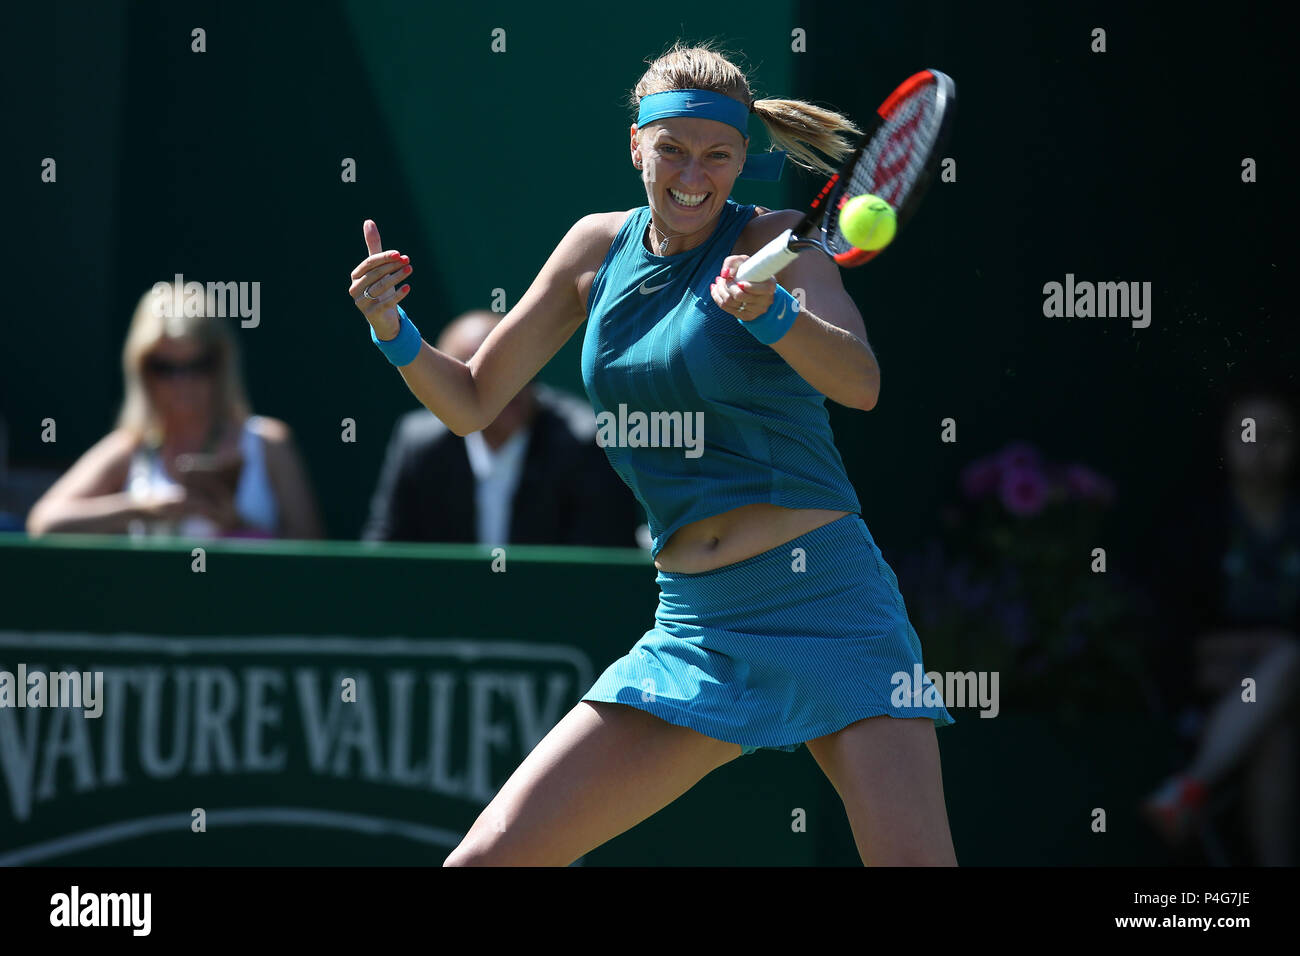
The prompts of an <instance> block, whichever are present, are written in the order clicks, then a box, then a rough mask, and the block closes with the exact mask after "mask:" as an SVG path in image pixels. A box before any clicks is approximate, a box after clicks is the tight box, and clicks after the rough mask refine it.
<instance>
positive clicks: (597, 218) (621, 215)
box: [570, 209, 636, 249]
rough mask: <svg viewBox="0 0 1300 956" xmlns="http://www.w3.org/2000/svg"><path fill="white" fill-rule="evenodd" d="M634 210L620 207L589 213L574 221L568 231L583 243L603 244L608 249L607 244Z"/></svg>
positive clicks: (612, 239)
mask: <svg viewBox="0 0 1300 956" xmlns="http://www.w3.org/2000/svg"><path fill="white" fill-rule="evenodd" d="M634 212H636V210H635V209H621V210H618V211H615V212H593V213H589V214H588V215H586V216H583V217H582V218H581V219H579V220H578V221H577V222H575V223H574V224H573V229H572V230H570V232H571V233H572V234H573V235H575V236H577V237H578V238H580V239H581V240H582V241H583V242H584V244H587V245H594V246H599V245H601V244H604V246H605V248H606V249H608V248H609V244H610V243H611V242H613V241H614V237H615V236H617V235H618V231H619V230H620V229H622V228H623V223H625V222H627V217H628V216H630V215H632V213H634Z"/></svg>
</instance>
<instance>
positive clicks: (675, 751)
mask: <svg viewBox="0 0 1300 956" xmlns="http://www.w3.org/2000/svg"><path fill="white" fill-rule="evenodd" d="M740 754H741V748H740V746H739V745H738V744H732V743H726V742H725V741H721V740H715V739H714V738H712V737H706V736H705V735H704V734H701V733H697V732H696V731H694V730H691V729H690V728H688V727H678V726H676V725H675V724H670V723H668V722H667V721H664V720H660V719H659V718H658V717H655V716H654V715H652V714H648V713H646V712H644V711H641V710H638V709H636V708H635V707H631V706H629V705H626V704H609V703H601V702H592V701H582V702H580V703H579V704H578V705H577V706H576V707H574V708H573V710H571V711H569V713H568V714H566V715H565V716H564V718H563V719H562V720H560V722H559V723H558V724H556V725H555V727H554V728H552V729H551V731H550V733H548V734H547V735H546V736H545V737H544V738H543V739H542V741H541V742H540V743H539V744H538V745H537V746H536V747H535V748H533V751H532V752H531V753H530V754H529V755H528V756H527V757H526V758H524V761H523V763H521V764H520V765H519V767H518V769H516V770H515V772H514V773H513V774H512V775H511V776H510V779H509V780H507V781H506V782H505V784H504V785H503V786H502V787H501V790H500V791H498V793H497V795H496V796H495V797H494V798H493V799H492V802H491V803H489V804H488V806H487V807H486V808H485V809H484V810H483V812H482V813H481V814H480V815H479V817H478V819H477V820H475V821H474V825H473V826H472V827H471V828H470V831H469V833H467V834H466V835H465V839H464V840H462V841H461V844H460V845H459V846H458V847H457V848H456V849H455V850H454V851H452V854H451V856H449V857H448V858H447V860H446V862H445V863H444V864H443V865H444V866H449V865H450V866H457V865H473V864H477V865H487V866H567V865H568V864H570V863H572V862H573V861H574V860H576V859H578V857H580V856H582V855H583V854H584V853H587V852H588V851H590V850H593V849H595V848H596V847H598V846H600V845H601V844H602V843H604V842H606V841H607V840H610V839H612V838H613V837H615V836H618V834H620V833H622V832H624V831H625V830H629V829H631V828H632V827H634V826H636V824H638V823H640V822H641V821H642V820H644V819H646V818H647V817H649V816H651V815H652V814H654V813H655V812H657V811H658V810H660V809H662V808H663V807H665V806H667V805H668V804H669V803H671V802H672V801H673V800H675V799H676V798H677V797H679V796H681V795H682V794H683V793H685V792H686V791H687V790H689V789H690V788H691V787H692V786H694V785H695V784H696V783H697V782H698V781H699V780H700V779H701V778H703V777H704V776H705V775H707V774H708V773H709V772H710V771H712V770H715V769H716V768H718V767H720V766H722V765H723V764H724V763H727V762H728V761H730V760H733V759H735V758H736V757H738V756H740Z"/></svg>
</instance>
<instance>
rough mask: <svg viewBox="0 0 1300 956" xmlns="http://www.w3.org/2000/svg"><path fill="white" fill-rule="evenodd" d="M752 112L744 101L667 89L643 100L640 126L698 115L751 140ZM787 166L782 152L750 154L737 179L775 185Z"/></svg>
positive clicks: (718, 94) (711, 93) (718, 95)
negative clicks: (671, 117) (674, 117)
mask: <svg viewBox="0 0 1300 956" xmlns="http://www.w3.org/2000/svg"><path fill="white" fill-rule="evenodd" d="M749 113H750V110H749V108H748V107H747V106H745V104H744V103H742V102H740V100H734V99H732V98H731V97H730V96H724V95H723V94H722V93H714V92H713V91H712V90H665V91H664V92H662V93H648V94H646V95H645V96H643V97H641V109H640V112H639V113H638V114H637V118H636V125H637V126H638V127H641V126H645V125H646V124H647V123H653V122H654V121H655V120H661V119H668V118H669V117H670V116H697V117H699V118H700V119H710V120H717V121H718V122H719V123H726V124H727V125H728V126H732V127H735V128H736V129H737V130H739V131H740V135H741V136H745V137H748V136H749ZM784 166H785V153H784V152H782V151H781V150H779V149H778V150H773V151H772V152H770V153H749V154H747V155H746V156H745V168H744V169H742V170H741V171H740V175H739V176H738V177H737V178H738V179H756V180H759V181H761V182H765V183H774V182H776V181H777V180H779V179H780V178H781V170H782V168H783V167H784Z"/></svg>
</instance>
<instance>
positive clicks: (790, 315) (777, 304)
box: [736, 285, 799, 345]
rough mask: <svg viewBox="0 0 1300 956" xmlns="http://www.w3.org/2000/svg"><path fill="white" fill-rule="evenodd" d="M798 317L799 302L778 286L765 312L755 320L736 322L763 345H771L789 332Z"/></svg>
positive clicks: (738, 320)
mask: <svg viewBox="0 0 1300 956" xmlns="http://www.w3.org/2000/svg"><path fill="white" fill-rule="evenodd" d="M798 317H799V300H798V299H796V298H795V297H794V296H792V295H791V294H790V293H789V292H786V291H785V289H783V288H781V286H780V285H778V286H777V287H776V298H775V299H773V300H772V304H771V305H769V306H768V307H767V311H766V312H764V313H763V314H762V315H760V316H757V317H756V318H753V319H749V320H745V319H741V318H737V319H736V321H737V322H739V323H740V324H741V325H743V326H744V327H745V328H747V329H749V331H750V333H751V334H752V335H753V336H754V338H756V339H758V340H759V341H760V342H762V343H763V344H764V345H771V344H772V343H773V342H776V341H778V340H779V339H780V338H781V337H782V336H783V335H785V333H787V332H789V331H790V326H792V325H794V320H795V319H796V318H798Z"/></svg>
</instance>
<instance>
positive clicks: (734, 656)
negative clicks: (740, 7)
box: [349, 43, 956, 866]
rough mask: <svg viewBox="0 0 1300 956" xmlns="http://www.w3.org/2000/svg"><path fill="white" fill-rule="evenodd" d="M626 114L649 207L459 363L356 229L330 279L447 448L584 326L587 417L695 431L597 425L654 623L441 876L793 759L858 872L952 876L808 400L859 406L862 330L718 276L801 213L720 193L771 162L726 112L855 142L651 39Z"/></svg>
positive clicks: (820, 282)
mask: <svg viewBox="0 0 1300 956" xmlns="http://www.w3.org/2000/svg"><path fill="white" fill-rule="evenodd" d="M633 101H634V104H635V107H636V109H637V122H636V123H634V124H633V125H632V126H631V139H630V154H631V162H632V165H633V166H634V167H635V168H636V169H638V170H640V171H641V177H642V180H643V182H644V185H645V191H646V198H647V199H648V205H646V206H642V207H640V208H638V209H633V210H631V211H630V212H629V211H624V212H610V213H596V214H592V215H588V216H585V217H584V218H582V219H580V220H578V221H577V222H576V223H575V224H574V225H573V227H572V228H571V229H570V230H569V232H568V234H567V235H566V236H565V237H564V239H563V240H562V241H561V242H560V244H559V245H558V246H557V248H556V249H555V251H554V252H553V253H552V254H551V256H550V258H549V259H548V260H547V262H546V264H545V265H544V266H543V268H542V270H541V272H540V273H539V275H538V276H537V278H536V279H535V281H534V282H533V284H532V286H531V287H530V288H529V289H528V292H527V293H526V294H525V295H524V297H523V298H522V299H521V300H520V301H519V303H518V305H516V306H515V308H514V309H512V310H511V311H510V312H509V314H508V315H507V316H506V317H505V318H504V319H503V320H502V321H501V322H500V324H499V325H498V326H497V327H496V329H494V330H493V332H492V333H491V334H490V335H489V336H488V337H487V339H486V341H485V342H484V343H483V345H482V346H481V347H480V349H479V350H478V352H477V353H476V354H475V355H474V356H473V357H472V358H471V359H470V360H469V361H468V362H465V363H462V362H459V361H457V360H455V359H453V358H451V357H450V356H447V355H445V354H443V353H441V352H439V351H437V350H436V349H434V348H433V347H431V346H430V345H428V344H427V343H425V342H424V341H423V340H422V338H421V337H420V334H419V332H418V331H417V330H416V328H415V326H414V325H413V324H412V322H411V320H410V319H409V318H408V317H407V316H406V313H405V312H404V311H403V310H402V309H400V308H398V303H399V302H400V301H401V300H402V299H403V298H405V297H406V295H407V294H408V293H409V291H410V285H409V284H406V283H405V281H404V280H405V279H406V277H408V276H409V275H410V274H411V272H412V268H413V267H412V266H411V264H410V262H409V259H408V257H406V256H404V255H401V254H400V253H397V252H394V251H391V250H389V251H384V250H383V247H382V246H381V244H380V238H379V232H378V229H377V227H376V226H375V224H374V222H372V221H369V220H367V221H366V223H365V225H364V232H365V238H366V243H367V248H368V250H369V252H370V255H369V256H367V258H366V259H364V260H363V261H362V262H361V264H360V265H358V266H357V268H356V269H354V270H353V272H352V284H351V287H350V289H349V292H350V294H351V296H352V297H353V299H354V301H355V302H356V304H357V306H358V307H359V308H360V309H361V311H362V312H363V313H364V315H365V317H366V319H367V320H368V321H369V323H370V325H371V339H372V341H374V342H375V343H376V344H377V345H379V346H380V348H381V350H383V351H384V353H385V355H387V356H388V358H389V360H390V361H391V362H392V363H393V364H394V365H396V366H398V368H399V370H400V372H401V375H402V377H403V378H404V379H405V381H406V383H407V385H408V386H409V387H410V389H411V391H412V392H413V393H414V394H415V395H416V397H417V398H419V399H420V401H421V402H423V403H424V405H425V406H426V407H427V408H428V409H429V410H430V411H431V412H433V414H435V415H437V416H438V418H440V419H441V420H442V421H443V422H445V423H446V424H447V425H448V426H449V427H450V428H451V429H452V431H454V432H455V433H456V434H457V435H466V434H469V433H470V432H473V431H477V430H479V429H481V428H483V427H484V426H485V425H487V424H488V423H490V422H491V421H492V420H493V419H494V418H495V417H496V415H497V414H498V413H499V412H500V411H501V409H502V408H503V407H504V406H505V404H506V403H507V402H508V401H510V399H511V398H512V397H513V396H514V395H515V394H516V393H517V392H518V391H519V390H520V389H521V388H522V387H523V386H524V385H525V384H526V383H527V382H528V381H529V380H531V379H532V378H533V376H534V375H536V374H537V372H538V371H539V370H540V369H541V368H542V367H543V366H544V365H545V364H546V363H547V362H548V361H549V360H550V359H551V357H552V356H553V355H555V353H556V352H557V351H558V350H559V349H560V347H561V346H562V345H563V344H564V343H565V341H566V340H567V339H568V338H569V337H570V336H571V335H573V333H574V332H575V331H577V329H578V328H579V326H581V325H582V323H583V322H584V321H586V322H587V329H586V333H585V339H584V342H583V352H582V372H583V380H584V382H585V384H586V388H587V393H588V396H589V398H590V399H591V401H592V404H593V406H594V407H595V409H596V411H597V412H598V413H600V412H604V411H609V412H611V413H612V415H613V416H614V417H615V418H622V416H624V415H626V416H627V418H626V421H628V422H634V421H635V418H634V417H633V416H634V415H635V413H636V412H642V413H644V414H645V415H646V416H650V415H653V414H654V413H661V414H662V415H663V416H664V420H666V419H667V418H670V417H671V416H672V414H673V413H680V416H679V418H680V419H681V420H683V421H685V420H686V419H687V417H688V416H689V419H690V420H691V421H700V420H702V422H703V446H702V453H695V452H692V453H690V454H687V452H688V451H689V449H687V448H683V447H680V442H679V443H678V445H677V446H673V444H672V442H670V441H659V442H654V443H651V442H650V440H649V437H648V436H647V435H645V434H644V433H643V432H642V433H638V432H637V430H636V429H635V428H632V429H624V428H619V429H618V430H615V429H612V428H611V429H609V430H608V432H607V433H604V437H603V438H602V439H601V443H602V444H603V445H604V446H605V451H606V453H607V454H608V457H609V460H610V462H611V464H612V465H613V467H614V469H615V470H616V471H617V472H618V474H619V475H620V476H621V477H622V478H623V480H624V481H626V482H627V484H628V485H629V486H630V487H631V489H632V490H633V492H634V493H635V494H636V496H637V498H638V499H639V500H640V501H641V503H642V505H643V506H644V508H645V511H646V514H647V516H648V518H649V522H650V530H651V533H652V535H653V539H654V545H653V549H652V554H653V557H654V563H655V567H656V568H657V569H658V575H657V582H658V585H659V589H660V599H659V606H658V609H657V611H656V613H655V618H654V626H653V627H652V628H651V629H650V630H648V631H647V632H646V633H645V634H644V635H643V636H642V637H641V639H640V640H638V641H637V642H636V644H635V645H634V646H633V647H632V649H631V651H630V652H629V653H628V654H627V655H626V656H624V657H622V658H620V659H619V660H617V661H615V662H614V663H613V664H611V665H610V666H609V667H608V669H607V670H605V672H604V673H603V674H602V675H601V676H600V678H599V679H598V680H597V681H596V683H595V685H594V686H593V687H592V688H591V689H590V690H589V691H588V692H587V693H586V694H585V695H583V698H582V700H581V701H580V702H579V703H578V704H577V705H576V706H575V707H574V708H573V710H571V711H570V712H569V713H568V714H567V715H566V716H565V717H564V718H562V719H561V720H560V722H559V723H558V724H557V725H556V726H555V727H554V728H553V729H552V730H551V731H550V733H549V734H547V736H546V737H545V738H544V739H543V740H542V741H541V742H540V743H539V744H538V745H537V746H536V747H535V748H534V749H533V751H532V752H531V753H530V754H529V755H528V756H527V757H526V758H525V759H524V761H523V762H522V763H521V764H520V765H519V767H518V769H517V770H516V771H515V772H514V774H513V775H512V776H511V777H510V779H509V780H507V781H506V783H505V784H504V785H503V786H502V788H501V790H500V791H499V792H498V793H497V795H496V797H495V798H494V799H493V800H492V802H491V803H490V804H489V805H488V806H487V807H486V808H485V809H484V811H483V813H482V814H481V815H480V816H479V817H478V819H477V820H476V821H475V823H474V825H473V827H471V828H470V831H469V833H468V834H466V836H465V838H464V840H463V841H462V842H461V843H460V845H459V846H458V847H456V849H455V850H454V851H453V852H452V853H451V855H450V856H449V857H448V858H447V860H446V861H445V863H444V865H448V866H455V865H524V866H538V865H568V864H570V863H572V862H573V861H574V860H576V859H578V858H579V857H581V856H582V855H583V854H585V853H587V852H589V851H590V850H592V849H594V848H595V847H598V846H600V845H601V844H602V843H604V842H605V841H607V840H609V839H610V838H612V837H614V836H617V835H618V834H620V833H622V832H624V831H625V830H628V829H629V828H631V827H633V826H635V825H636V824H637V823H639V822H641V821H642V820H644V819H646V818H647V817H649V816H651V815H652V814H653V813H655V812H656V811H658V810H659V809H661V808H662V807H664V806H666V805H667V804H669V803H671V802H672V801H673V800H675V799H676V798H677V797H679V796H681V795H682V794H683V793H685V792H686V791H687V790H689V789H690V788H691V787H692V786H693V785H694V784H695V783H696V782H697V781H699V780H700V779H701V778H702V777H704V776H705V775H706V774H708V773H709V772H710V771H712V770H714V769H715V768H717V767H719V766H721V765H722V764H725V763H727V762H728V761H730V760H733V759H735V758H736V757H739V756H741V755H742V754H752V753H754V752H755V751H756V750H759V749H775V750H785V751H792V750H795V749H796V748H797V747H798V746H799V745H800V744H806V745H807V746H808V749H809V750H810V751H811V752H812V754H813V757H814V758H815V759H816V760H817V763H818V764H819V765H820V767H821V768H822V770H823V771H824V772H825V773H826V775H827V777H828V778H829V779H830V781H831V783H832V784H833V785H834V787H835V789H836V791H837V792H838V793H839V795H840V797H841V798H842V799H843V801H844V806H845V808H846V810H847V812H848V816H849V820H850V823H851V825H852V828H853V833H854V837H855V841H856V843H857V847H858V851H859V853H860V855H861V857H862V860H863V862H864V863H869V864H873V865H955V863H956V858H955V854H954V851H953V845H952V838H951V835H950V834H949V829H948V819H947V812H946V809H945V806H944V799H943V784H942V779H941V773H940V766H939V750H938V746H937V743H936V740H935V727H936V726H946V725H948V724H951V723H952V722H953V721H952V717H951V716H950V715H949V714H948V712H947V710H946V709H945V708H944V707H943V705H942V702H941V701H936V700H935V698H934V697H933V696H932V695H930V694H926V695H923V696H922V695H918V696H915V697H909V696H908V695H906V694H904V695H895V694H893V693H892V692H893V691H894V690H895V687H896V686H898V684H897V682H896V675H906V676H907V678H908V679H909V680H910V679H911V676H912V675H913V673H914V668H915V667H916V666H918V665H920V663H921V647H920V643H919V641H918V639H917V636H916V632H915V631H914V630H913V629H912V626H911V624H910V623H909V621H908V618H907V612H906V609H905V607H904V604H903V599H902V597H901V596H900V594H899V591H898V587H897V581H896V579H895V577H894V574H893V572H892V571H891V570H890V568H889V566H888V565H887V564H886V563H885V561H884V558H883V557H882V556H881V554H880V551H879V549H878V548H877V547H876V544H875V542H874V540H873V539H872V537H871V533H870V532H869V531H868V530H867V526H866V525H865V524H864V523H863V521H862V518H861V517H860V513H861V510H862V508H861V505H860V504H859V502H858V499H857V496H856V494H855V493H854V489H853V487H852V485H851V484H850V483H849V480H848V478H847V476H846V474H845V471H844V465H843V462H842V461H841V459H840V455H839V453H838V451H837V450H836V448H835V445H834V441H833V438H832V435H831V429H830V426H829V422H828V415H827V412H826V407H825V400H826V398H830V399H832V400H833V401H836V402H839V403H840V404H841V405H845V406H848V407H850V408H857V409H862V410H870V409H871V408H872V407H873V406H874V405H875V404H876V399H877V395H878V393H879V389H880V370H879V367H878V366H877V364H876V360H875V357H874V355H873V353H872V351H871V348H870V346H869V345H868V343H867V339H866V331H865V328H864V326H863V321H862V316H861V315H860V314H859V313H858V310H857V308H856V307H855V306H854V304H853V302H852V300H851V299H850V298H849V297H848V295H847V294H846V293H845V291H844V288H843V286H842V284H841V282H840V277H839V273H838V269H837V267H836V265H835V263H834V262H833V261H831V260H830V259H829V258H827V257H826V256H825V255H822V254H820V253H815V254H806V255H802V256H800V257H799V258H798V259H797V260H796V261H794V262H793V263H791V264H790V265H788V266H786V267H785V269H784V270H783V271H782V272H781V273H780V274H779V282H780V285H778V279H769V280H767V281H765V282H759V283H753V284H749V285H743V284H737V283H736V282H735V281H732V280H733V278H734V275H735V272H736V269H737V268H738V266H739V265H740V263H742V262H744V261H745V259H746V258H747V256H749V255H752V254H753V253H754V252H756V251H757V250H759V249H760V248H762V246H763V245H764V244H765V243H767V242H768V241H769V240H770V239H772V238H773V237H775V236H777V235H778V234H780V233H781V232H783V231H784V230H785V229H787V228H790V227H792V226H793V224H794V223H795V222H796V221H797V220H798V219H799V218H800V216H801V213H799V212H797V211H795V210H784V211H770V210H766V209H762V208H756V207H754V206H744V205H739V204H737V203H735V202H733V201H732V200H731V199H730V198H729V196H730V193H731V189H732V186H733V184H734V183H735V181H736V179H737V178H738V177H741V176H742V175H748V176H753V177H755V178H769V179H770V178H775V173H779V166H776V165H775V164H776V163H779V162H781V161H783V158H784V157H783V155H782V154H781V153H779V152H778V153H767V154H761V155H758V156H752V157H747V156H746V153H745V150H746V147H747V146H748V144H749V136H748V131H747V120H748V118H749V116H750V115H752V114H757V116H758V117H759V119H760V120H761V121H762V122H763V124H764V125H765V126H766V127H767V131H768V133H769V135H770V137H771V139H772V141H773V143H774V144H775V145H776V146H779V147H781V148H782V149H783V150H784V151H785V152H786V153H788V154H789V155H790V156H791V157H793V160H794V161H795V162H797V163H798V164H799V165H801V166H805V167H806V168H809V169H815V170H819V171H823V172H831V171H833V169H832V168H831V167H830V166H828V165H827V164H826V163H825V161H823V160H822V159H821V158H820V157H818V156H817V155H816V154H815V153H814V152H813V151H812V150H810V149H809V148H808V147H809V146H812V147H815V148H816V149H817V150H819V151H821V152H822V153H824V154H826V155H827V156H830V157H832V158H834V159H842V158H843V157H844V156H845V155H847V153H848V152H849V151H850V150H849V145H848V144H847V143H846V141H845V139H843V138H842V137H841V134H842V133H852V132H855V131H856V127H854V126H853V124H852V123H851V122H849V121H848V120H847V119H846V118H845V117H843V116H841V115H839V114H838V113H834V112H831V111H828V110H825V109H822V108H819V107H817V106H814V105H812V104H809V103H804V102H801V101H797V100H772V99H765V100H755V99H754V97H753V95H752V94H751V92H750V88H749V84H748V82H747V81H746V78H745V76H744V74H743V73H742V72H741V71H740V70H739V69H738V68H737V67H736V66H735V65H733V64H732V62H731V61H730V60H728V59H727V58H726V57H725V56H723V55H722V54H721V53H719V52H717V51H715V50H714V49H713V48H711V47H710V46H708V45H704V46H693V47H688V46H683V45H682V44H680V43H678V44H676V45H674V47H673V48H672V49H671V50H669V51H668V52H667V53H665V54H664V55H663V56H662V57H660V58H659V59H657V60H655V61H654V62H653V63H652V64H651V65H650V68H649V69H648V70H647V71H646V73H645V74H644V76H642V78H641V80H640V81H639V82H638V83H637V85H636V88H635V91H634V94H633ZM774 166H775V169H774ZM791 289H802V290H803V296H804V299H805V301H804V308H802V309H798V308H797V307H796V303H795V300H794V299H793V297H792V295H791V293H790V292H789V291H788V290H791ZM697 413H703V414H702V418H701V417H700V416H698V415H697ZM599 420H600V417H599V416H598V421H599ZM660 437H661V438H662V436H660ZM656 445H657V447H655V446H656Z"/></svg>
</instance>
